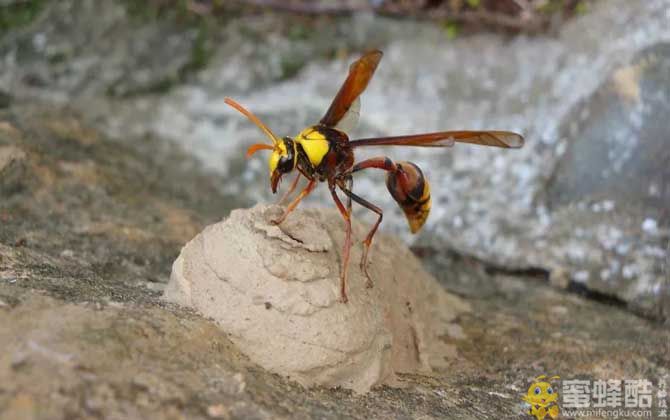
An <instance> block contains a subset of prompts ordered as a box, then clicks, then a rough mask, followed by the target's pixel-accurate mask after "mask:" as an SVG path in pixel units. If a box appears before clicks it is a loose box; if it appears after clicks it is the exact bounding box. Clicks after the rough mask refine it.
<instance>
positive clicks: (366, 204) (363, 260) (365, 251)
mask: <svg viewBox="0 0 670 420" xmlns="http://www.w3.org/2000/svg"><path fill="white" fill-rule="evenodd" d="M340 188H341V189H342V191H343V192H344V193H345V194H346V195H347V197H349V202H351V200H352V199H353V200H354V201H355V202H357V203H358V204H360V205H361V206H363V207H365V208H366V209H369V210H372V211H373V212H375V213H377V215H378V216H379V217H378V218H377V222H376V223H375V224H374V226H372V229H370V232H368V235H367V236H366V237H365V240H364V241H363V257H362V258H361V265H360V267H361V270H362V271H363V273H365V277H366V278H367V281H366V282H365V287H367V288H371V287H372V278H371V277H370V273H369V272H368V252H369V251H370V245H372V238H373V237H374V236H375V233H377V228H378V227H379V224H380V223H381V222H382V218H383V217H384V212H382V209H380V208H379V207H377V206H375V205H374V204H372V203H370V202H369V201H367V200H365V199H364V198H361V197H359V196H357V195H356V194H354V193H353V192H351V190H350V189H346V188H343V187H342V186H340ZM349 213H351V211H350V212H349Z"/></svg>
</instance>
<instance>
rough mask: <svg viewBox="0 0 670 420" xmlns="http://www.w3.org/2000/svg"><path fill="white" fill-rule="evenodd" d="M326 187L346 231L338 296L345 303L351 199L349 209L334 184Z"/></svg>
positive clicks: (349, 249) (346, 299) (349, 243)
mask: <svg viewBox="0 0 670 420" xmlns="http://www.w3.org/2000/svg"><path fill="white" fill-rule="evenodd" d="M328 188H329V189H330V194H331V195H332V196H333V201H335V204H336V205H337V209H338V210H339V211H340V213H342V217H343V218H344V224H345V226H346V233H345V236H344V246H343V247H342V269H341V270H340V296H341V298H342V302H343V303H347V301H348V300H349V298H347V269H348V268H349V253H350V251H351V199H349V201H348V203H347V204H348V207H349V211H347V209H346V208H345V207H344V204H342V201H340V198H339V197H338V196H337V192H336V191H335V184H334V183H329V185H328Z"/></svg>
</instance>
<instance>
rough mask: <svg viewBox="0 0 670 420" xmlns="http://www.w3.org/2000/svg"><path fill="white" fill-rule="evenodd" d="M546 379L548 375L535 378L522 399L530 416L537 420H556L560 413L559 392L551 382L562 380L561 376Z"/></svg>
mask: <svg viewBox="0 0 670 420" xmlns="http://www.w3.org/2000/svg"><path fill="white" fill-rule="evenodd" d="M546 378H547V375H540V376H538V377H537V378H535V379H534V380H533V383H532V384H531V385H530V387H529V388H528V392H527V393H526V395H524V396H522V397H521V399H523V401H524V408H525V409H526V410H528V411H527V412H528V414H530V415H531V416H535V418H536V419H537V420H543V419H544V418H545V417H547V416H549V417H551V418H552V419H555V418H556V417H558V413H559V411H560V410H559V408H558V392H557V391H556V390H555V389H554V387H552V386H551V383H550V382H549V381H553V380H554V379H560V376H552V377H551V378H549V379H546Z"/></svg>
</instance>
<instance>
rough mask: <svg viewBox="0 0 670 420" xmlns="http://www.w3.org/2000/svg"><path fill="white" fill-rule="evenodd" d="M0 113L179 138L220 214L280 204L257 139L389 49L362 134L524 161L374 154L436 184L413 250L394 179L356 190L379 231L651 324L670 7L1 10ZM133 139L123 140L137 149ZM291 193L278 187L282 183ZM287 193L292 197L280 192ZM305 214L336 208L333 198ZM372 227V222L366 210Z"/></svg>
mask: <svg viewBox="0 0 670 420" xmlns="http://www.w3.org/2000/svg"><path fill="white" fill-rule="evenodd" d="M0 7H1V8H0V23H1V25H2V26H1V28H2V29H1V33H2V34H3V43H2V49H1V51H0V53H1V61H0V90H1V93H2V98H3V103H4V106H8V104H9V103H15V102H19V103H20V102H26V101H40V102H46V103H53V104H58V105H65V106H67V107H68V108H70V109H74V110H76V111H77V112H79V113H80V114H82V115H83V117H84V118H85V119H86V120H87V121H91V122H92V124H94V125H95V127H96V129H99V130H102V131H103V132H104V133H105V134H106V135H108V136H110V137H111V138H114V139H116V140H117V141H119V142H121V143H132V144H136V143H137V142H138V141H139V142H141V141H143V139H146V138H148V137H151V138H153V139H159V141H160V142H163V141H166V142H174V143H176V144H177V145H179V147H181V148H182V149H183V150H184V151H185V152H187V153H188V154H191V155H193V156H195V157H196V158H197V161H198V163H199V164H200V165H202V167H203V168H205V169H206V170H207V171H208V172H210V173H211V174H213V176H216V177H218V181H217V184H218V185H217V188H218V189H219V190H220V191H221V192H222V193H224V194H225V195H226V196H227V199H226V203H225V206H224V207H222V208H221V209H220V211H219V215H220V216H221V217H222V216H225V215H226V214H227V212H228V211H229V210H230V209H232V208H235V207H238V206H250V205H252V204H254V203H256V202H268V201H271V200H273V199H274V198H271V197H270V194H269V185H268V174H267V169H266V168H267V166H266V165H267V164H266V159H265V157H254V158H253V159H251V160H249V161H245V159H244V157H243V151H244V150H245V147H246V146H247V145H249V144H251V143H252V142H256V141H258V140H259V139H260V138H261V135H260V133H259V132H258V130H257V129H256V128H255V127H254V126H252V125H251V124H249V123H248V122H247V121H246V120H245V119H244V118H241V116H240V115H236V114H235V112H234V111H232V110H230V109H228V108H227V106H225V105H224V103H223V98H224V97H225V96H231V97H233V98H235V99H236V100H238V101H239V102H240V103H242V104H244V105H245V106H247V107H248V108H249V109H251V110H252V111H253V112H255V113H257V114H258V115H259V116H260V117H261V118H262V119H263V120H264V121H266V123H267V124H269V125H270V126H271V127H272V129H273V130H274V131H275V132H277V133H280V134H281V135H295V134H296V133H297V132H299V130H300V129H302V128H303V127H305V126H307V125H310V124H312V123H314V122H315V121H318V119H319V118H320V117H321V116H322V114H323V113H324V110H325V109H326V108H327V107H328V105H329V103H330V101H331V99H332V98H333V96H334V94H335V92H336V91H337V89H338V87H339V84H340V83H341V82H342V80H343V79H344V78H345V77H346V73H347V68H348V65H349V64H350V63H351V61H353V60H354V59H355V58H356V57H357V55H358V54H360V53H361V52H362V51H364V50H366V49H370V48H379V49H382V50H383V51H384V53H385V55H384V58H383V61H382V63H381V65H380V67H379V69H378V72H377V74H376V76H375V78H374V80H373V82H372V83H371V85H370V86H369V88H368V90H367V92H366V93H365V94H364V95H363V97H362V113H361V119H360V123H359V126H358V128H357V129H356V130H355V131H353V132H352V133H350V136H351V137H352V138H356V137H369V136H374V135H399V134H406V133H417V132H426V131H434V130H445V129H505V130H514V131H518V132H521V133H523V134H524V135H525V137H526V140H527V143H526V146H525V147H524V148H523V149H522V150H515V151H503V150H485V149H483V148H479V147H476V146H472V147H471V146H457V147H455V148H454V149H453V150H447V151H440V152H439V153H435V152H434V151H432V150H413V149H406V150H400V149H395V150H378V151H372V152H368V151H366V153H368V154H381V153H386V154H389V155H390V156H391V157H392V158H395V159H399V160H412V161H414V162H416V163H417V164H419V166H420V167H422V168H423V169H424V171H425V172H426V173H427V175H428V179H429V180H430V181H431V183H432V188H433V194H434V195H433V200H434V205H433V210H432V214H431V217H430V219H429V222H428V224H427V225H426V227H425V228H424V230H423V232H421V234H420V235H419V236H418V237H416V238H413V237H410V235H409V234H408V232H407V229H406V227H405V221H404V219H403V217H402V216H401V213H400V211H399V210H398V209H397V208H396V206H395V205H394V203H393V201H392V200H391V198H390V197H389V196H388V194H387V192H386V189H385V187H384V185H383V179H384V178H383V174H381V173H371V174H365V175H362V176H361V177H359V178H357V180H356V189H357V190H358V191H359V192H360V193H361V194H362V195H364V196H365V197H367V198H369V199H370V200H371V201H372V202H374V203H378V204H380V205H381V206H382V207H383V208H384V209H385V210H386V214H387V217H386V219H385V221H384V224H383V230H384V231H386V232H393V233H396V234H399V235H402V236H403V237H404V238H405V239H406V240H407V241H408V243H410V244H412V245H414V246H415V247H416V248H420V249H424V250H427V249H430V250H431V252H433V251H438V253H439V250H455V251H457V252H460V253H463V254H465V255H471V256H474V257H476V258H479V259H482V260H485V261H487V262H490V263H491V264H493V265H496V266H501V267H505V268H507V269H515V270H525V269H533V270H536V269H539V270H541V271H544V272H545V273H546V274H545V276H546V277H547V278H549V279H550V280H551V281H552V282H554V283H555V284H560V285H562V286H563V287H570V288H573V289H575V290H577V289H579V290H590V291H595V292H597V293H602V294H604V295H607V296H611V297H613V298H615V299H617V300H621V301H622V302H624V303H625V304H628V303H630V304H632V306H633V307H634V308H636V309H638V310H640V311H642V312H644V313H653V312H654V311H656V312H658V311H659V308H660V307H661V305H660V303H659V302H660V301H661V297H662V295H664V293H666V292H667V289H668V287H667V285H666V284H665V283H664V282H665V281H666V280H665V279H666V277H665V276H664V275H663V267H664V264H665V259H666V250H667V247H668V225H669V223H670V213H669V211H670V210H669V208H670V205H669V203H670V165H669V163H670V147H668V145H669V143H668V142H669V141H670V132H669V129H668V125H667V122H666V119H667V115H669V111H670V104H669V98H670V97H669V92H670V80H669V77H670V76H669V72H668V69H669V68H670V57H669V55H670V44H668V38H669V37H670V25H669V24H668V23H669V20H670V8H669V7H668V2H667V1H660V0H648V1H617V0H607V1H587V0H581V1H577V0H572V1H568V0H560V1H559V0H500V1H493V0H488V1H487V0H449V1H447V0H444V1H440V0H437V1H428V0H407V1H400V0H397V1H392V0H375V1H363V0H349V1H339V2H331V1H327V2H326V1H274V0H248V1H215V0H201V1H198V0H149V1H130V0H125V1H107V2H96V1H86V0H76V1H75V0H62V1H56V2H50V1H45V0H4V1H3V2H2V4H1V5H0ZM131 138H132V139H133V140H132V141H130V140H129V139H131ZM285 182H286V181H285ZM285 187H286V185H285ZM309 204H310V205H330V202H329V198H328V196H327V194H326V193H325V192H324V191H321V194H320V195H319V194H317V195H315V197H312V199H311V200H310V202H309ZM359 215H360V216H361V217H363V218H364V219H365V220H368V221H372V220H373V218H372V217H371V216H369V215H364V213H359Z"/></svg>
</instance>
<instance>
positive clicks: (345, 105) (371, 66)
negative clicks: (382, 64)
mask: <svg viewBox="0 0 670 420" xmlns="http://www.w3.org/2000/svg"><path fill="white" fill-rule="evenodd" d="M381 59H382V52H381V51H378V50H374V51H370V52H367V53H365V54H364V55H363V56H362V57H361V58H359V59H358V60H356V61H354V62H353V63H352V64H351V66H350V67H349V75H348V76H347V80H345V81H344V83H343V84H342V87H341V88H340V90H339V91H338V92H337V95H335V99H333V102H332V103H331V104H330V107H329V108H328V111H326V114H325V115H324V116H323V118H321V121H320V123H321V124H323V125H325V126H327V127H335V126H337V124H338V123H339V122H340V120H342V118H343V117H344V116H345V114H346V113H347V111H349V109H350V108H351V106H352V104H353V103H354V101H355V100H356V99H357V98H358V97H359V96H360V94H361V93H363V91H364V90H365V88H366V87H367V86H368V83H369V82H370V79H372V75H373V74H374V73H375V70H376V69H377V65H378V64H379V61H380V60H381Z"/></svg>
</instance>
